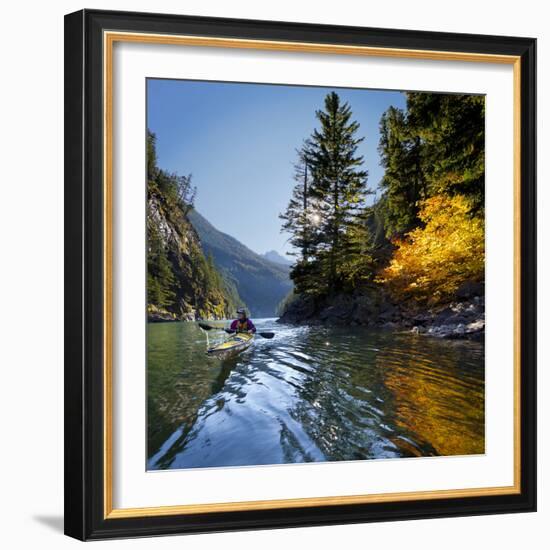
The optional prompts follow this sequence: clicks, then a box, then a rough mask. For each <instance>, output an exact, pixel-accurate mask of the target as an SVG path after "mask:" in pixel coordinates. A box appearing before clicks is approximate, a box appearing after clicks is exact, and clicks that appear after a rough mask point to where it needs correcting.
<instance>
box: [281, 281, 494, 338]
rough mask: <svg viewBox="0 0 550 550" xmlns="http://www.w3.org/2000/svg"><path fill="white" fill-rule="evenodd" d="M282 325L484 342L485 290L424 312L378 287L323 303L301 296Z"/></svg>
mask: <svg viewBox="0 0 550 550" xmlns="http://www.w3.org/2000/svg"><path fill="white" fill-rule="evenodd" d="M278 322H280V323H289V324H304V325H351V326H359V325H361V326H367V327H380V328H391V329H401V330H408V331H411V332H414V333H416V334H426V335H429V336H433V337H437V338H468V339H475V340H480V339H482V338H483V337H484V334H485V299H484V287H483V285H482V284H479V283H468V284H465V285H463V287H461V288H460V289H459V290H458V291H457V293H456V295H455V299H453V301H451V302H449V303H445V304H439V305H438V306H432V307H422V308H421V307H419V306H418V305H417V304H407V303H404V304H397V303H394V302H393V301H392V300H391V298H390V296H389V295H388V294H387V293H386V292H385V291H384V290H383V289H382V288H380V287H376V286H374V285H373V286H372V287H369V288H364V289H361V290H358V291H356V292H354V293H353V294H338V295H336V296H333V297H330V298H325V299H323V300H318V299H317V300H316V299H314V298H313V297H301V296H299V297H297V298H296V299H295V300H294V301H292V302H291V303H290V304H289V305H288V307H287V309H286V311H285V312H284V313H283V315H282V316H281V317H280V318H279V320H278Z"/></svg>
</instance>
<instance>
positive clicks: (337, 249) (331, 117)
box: [305, 92, 368, 294]
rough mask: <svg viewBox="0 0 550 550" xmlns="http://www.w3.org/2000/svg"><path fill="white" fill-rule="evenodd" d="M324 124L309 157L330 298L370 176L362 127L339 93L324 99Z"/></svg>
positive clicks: (319, 255)
mask: <svg viewBox="0 0 550 550" xmlns="http://www.w3.org/2000/svg"><path fill="white" fill-rule="evenodd" d="M316 117H317V119H318V121H319V123H320V127H319V129H315V130H314V132H313V134H312V136H311V138H310V139H309V140H308V141H307V146H306V151H305V155H306V158H307V159H308V165H309V166H310V167H311V172H312V177H313V179H312V185H311V187H310V194H311V196H312V197H313V198H314V199H315V200H316V203H317V209H318V216H319V231H318V244H317V246H318V252H317V258H318V260H319V261H320V262H321V265H322V268H323V273H324V274H325V277H324V279H325V283H326V290H327V291H328V293H329V294H330V293H333V292H336V291H338V290H339V289H340V288H341V287H342V284H343V282H344V278H345V274H344V273H343V272H342V271H341V270H340V269H339V265H340V263H341V261H342V259H343V256H344V251H345V247H346V243H345V233H346V231H347V230H348V229H349V228H350V227H351V225H352V223H353V221H354V218H355V217H356V216H357V215H358V214H359V213H360V212H361V209H362V208H363V207H364V201H365V196H366V194H367V187H366V183H367V175H368V174H367V171H366V170H363V169H361V166H362V164H363V157H362V156H361V155H358V154H357V148H358V146H359V144H360V143H361V142H362V141H363V139H364V138H362V137H361V138H359V137H356V133H357V130H358V129H359V123H358V122H357V121H354V120H352V119H351V117H352V111H351V107H350V106H349V104H348V103H341V101H340V97H339V96H338V94H337V93H336V92H331V93H329V94H328V95H327V96H326V98H325V110H324V111H322V110H318V111H316Z"/></svg>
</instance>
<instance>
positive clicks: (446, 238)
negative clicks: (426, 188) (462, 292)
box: [378, 195, 485, 303]
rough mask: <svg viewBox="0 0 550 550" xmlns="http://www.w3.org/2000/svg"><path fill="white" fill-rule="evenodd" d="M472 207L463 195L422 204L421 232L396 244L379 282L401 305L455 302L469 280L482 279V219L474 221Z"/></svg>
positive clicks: (414, 231)
mask: <svg viewBox="0 0 550 550" xmlns="http://www.w3.org/2000/svg"><path fill="white" fill-rule="evenodd" d="M471 207H472V205H471V203H470V201H469V199H467V198H466V197H464V196H462V195H456V196H454V197H449V196H446V195H436V196H433V197H431V198H429V199H426V200H425V201H423V202H422V203H421V205H420V212H419V219H420V221H421V222H422V227H418V228H416V229H414V230H413V231H411V232H409V233H408V234H406V235H405V236H404V237H403V238H401V239H399V240H397V241H395V242H394V244H395V245H396V246H397V248H396V250H395V253H394V255H393V258H392V260H391V262H390V263H389V265H388V266H387V267H386V268H385V269H384V270H383V271H382V272H381V273H380V274H379V277H378V280H379V281H380V282H382V283H385V284H387V285H388V287H389V289H390V290H391V291H392V293H393V294H394V296H395V297H396V298H397V299H399V300H403V299H407V298H415V299H416V300H417V301H421V302H424V301H425V302H429V303H437V302H440V301H443V300H445V299H449V298H451V297H452V295H453V293H454V292H456V290H457V288H458V287H459V286H460V285H461V284H462V283H463V282H465V281H480V280H482V279H483V276H484V266H485V232H484V220H483V218H482V217H480V216H479V215H478V216H473V215H472V214H471Z"/></svg>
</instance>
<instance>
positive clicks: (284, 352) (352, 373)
mask: <svg viewBox="0 0 550 550" xmlns="http://www.w3.org/2000/svg"><path fill="white" fill-rule="evenodd" d="M535 55H536V41H535V39H533V38H518V37H501V36H480V35H467V34H448V33H432V32H419V31H414V30H406V31H403V30H391V29H374V28H360V27H337V26H327V25H311V24H302V23H283V22H272V21H252V20H236V19H216V18H206V17H195V16H192V17H190V16H189V17H188V16H180V15H164V14H148V13H147V14H146V13H125V12H110V11H96V10H83V11H79V12H76V13H72V14H69V15H67V16H66V17H65V250H66V255H65V260H66V271H65V285H66V291H65V318H66V325H65V342H66V344H65V531H66V534H67V535H70V536H72V537H75V538H78V539H81V540H91V539H104V538H116V537H137V536H152V535H163V534H176V533H197V532H210V531H229V530H238V529H262V528H275V527H291V526H305V525H328V524H341V523H353V522H367V521H384V520H397V519H410V518H436V517H448V516H460V515H474V514H490V513H511V512H528V511H534V510H535V508H536V441H535V434H536V414H535V412H536V357H535V352H536V276H535V273H536V269H535V262H536V258H535V225H536V219H535V214H536V211H535V171H536V159H535V150H536V148H535V138H536V136H535V106H536V103H535V100H536V98H535V66H536V59H535Z"/></svg>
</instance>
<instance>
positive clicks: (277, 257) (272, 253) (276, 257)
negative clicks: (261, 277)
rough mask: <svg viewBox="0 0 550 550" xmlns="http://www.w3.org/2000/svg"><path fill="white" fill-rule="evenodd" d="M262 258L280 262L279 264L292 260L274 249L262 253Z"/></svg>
mask: <svg viewBox="0 0 550 550" xmlns="http://www.w3.org/2000/svg"><path fill="white" fill-rule="evenodd" d="M262 256H263V257H264V258H266V259H267V260H269V261H270V262H273V263H276V264H281V265H291V264H292V262H291V261H290V260H289V259H288V258H285V257H284V256H283V255H281V254H279V253H278V252H277V251H276V250H268V251H267V252H265V253H264V254H262Z"/></svg>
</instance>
